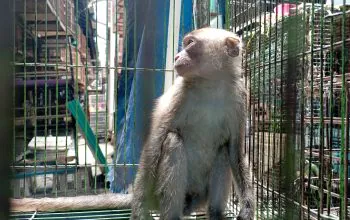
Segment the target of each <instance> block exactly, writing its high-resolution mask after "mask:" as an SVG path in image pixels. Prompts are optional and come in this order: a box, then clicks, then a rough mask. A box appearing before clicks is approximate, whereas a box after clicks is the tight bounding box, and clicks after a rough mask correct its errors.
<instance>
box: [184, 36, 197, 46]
mask: <svg viewBox="0 0 350 220" xmlns="http://www.w3.org/2000/svg"><path fill="white" fill-rule="evenodd" d="M194 42H195V40H194V39H193V38H190V37H188V38H185V39H184V46H185V47H187V46H188V45H190V44H193V43H194Z"/></svg>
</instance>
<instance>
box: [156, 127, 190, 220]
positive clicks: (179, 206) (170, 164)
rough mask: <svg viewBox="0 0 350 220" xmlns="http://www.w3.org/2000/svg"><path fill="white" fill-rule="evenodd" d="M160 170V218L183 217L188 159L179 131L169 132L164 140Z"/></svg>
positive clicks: (158, 183) (158, 182) (169, 219)
mask: <svg viewBox="0 0 350 220" xmlns="http://www.w3.org/2000/svg"><path fill="white" fill-rule="evenodd" d="M158 172H159V173H158V174H159V176H158V180H157V187H158V190H159V191H158V194H159V197H160V215H161V216H160V218H161V219H164V220H175V219H181V217H182V215H183V213H182V212H183V209H184V202H185V192H186V185H187V184H186V178H187V161H186V154H185V150H184V146H183V141H182V139H181V138H180V136H179V135H178V134H177V133H174V132H169V133H168V135H167V137H166V139H165V141H164V142H163V147H162V156H161V161H160V164H159V170H158Z"/></svg>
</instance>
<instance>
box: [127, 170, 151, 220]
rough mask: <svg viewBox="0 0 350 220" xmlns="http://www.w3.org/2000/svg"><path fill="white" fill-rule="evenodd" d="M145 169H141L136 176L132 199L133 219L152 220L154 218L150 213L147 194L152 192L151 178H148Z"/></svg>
mask: <svg viewBox="0 0 350 220" xmlns="http://www.w3.org/2000/svg"><path fill="white" fill-rule="evenodd" d="M146 175H147V174H146V172H145V170H140V171H139V172H138V174H137V176H136V178H135V184H134V189H133V199H132V204H131V207H132V215H131V218H130V219H131V220H141V219H142V220H150V219H153V218H152V217H151V216H150V214H149V204H148V202H147V200H146V199H147V195H149V193H150V190H151V189H150V183H149V181H150V178H147V176H146Z"/></svg>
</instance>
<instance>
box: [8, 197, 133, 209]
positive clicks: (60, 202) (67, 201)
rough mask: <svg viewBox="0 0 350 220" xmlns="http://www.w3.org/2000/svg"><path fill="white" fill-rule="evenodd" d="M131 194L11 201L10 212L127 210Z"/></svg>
mask: <svg viewBox="0 0 350 220" xmlns="http://www.w3.org/2000/svg"><path fill="white" fill-rule="evenodd" d="M131 197H132V195H131V194H115V193H109V194H101V195H87V196H76V197H60V198H42V199H34V198H24V199H11V211H13V212H28V211H42V212H50V211H77V210H92V209H127V208H130V207H131Z"/></svg>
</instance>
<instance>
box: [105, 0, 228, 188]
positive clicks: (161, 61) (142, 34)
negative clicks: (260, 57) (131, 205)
mask: <svg viewBox="0 0 350 220" xmlns="http://www.w3.org/2000/svg"><path fill="white" fill-rule="evenodd" d="M219 2H224V0H220V1H219ZM169 6H170V0H143V1H135V0H130V1H126V4H125V8H126V15H127V17H126V26H125V28H126V35H125V42H126V43H125V45H124V54H123V66H124V67H125V66H127V67H131V68H134V67H136V68H151V69H154V68H156V69H164V68H165V61H166V48H167V45H166V44H167V37H168V36H167V33H168V21H169V10H170V9H169ZM192 7H193V5H192V0H182V7H181V18H180V30H179V32H180V33H179V39H178V40H179V41H181V40H182V38H183V35H184V34H186V33H188V32H189V31H191V30H192V28H193V26H194V25H193V19H192ZM221 7H224V4H222V5H221ZM171 10H173V9H171ZM179 45H181V44H179ZM179 49H180V48H179ZM164 75H165V73H164V71H144V70H136V71H134V70H128V71H126V70H123V71H122V73H121V78H120V79H119V83H118V88H117V92H118V95H117V111H116V122H115V123H116V124H115V126H116V131H117V132H116V135H117V137H116V138H117V144H116V145H117V146H116V148H117V149H116V151H117V158H116V164H137V163H138V161H139V157H140V152H141V148H142V144H143V142H144V140H145V135H146V132H147V129H148V127H149V122H150V115H151V111H152V107H153V103H154V100H155V99H156V98H157V97H159V96H160V95H161V94H162V93H163V86H164ZM136 171H137V166H126V167H123V166H121V167H117V168H116V169H114V167H111V171H110V172H109V175H108V180H109V181H110V182H111V191H112V192H116V193H127V192H128V186H129V184H131V183H132V181H133V179H134V176H135V174H136Z"/></svg>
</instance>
